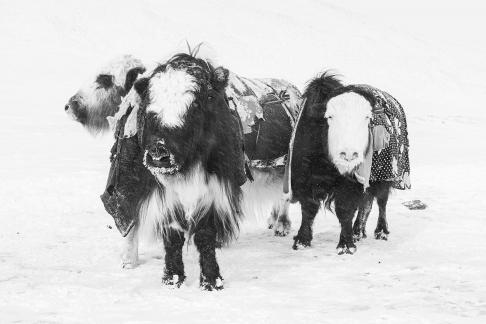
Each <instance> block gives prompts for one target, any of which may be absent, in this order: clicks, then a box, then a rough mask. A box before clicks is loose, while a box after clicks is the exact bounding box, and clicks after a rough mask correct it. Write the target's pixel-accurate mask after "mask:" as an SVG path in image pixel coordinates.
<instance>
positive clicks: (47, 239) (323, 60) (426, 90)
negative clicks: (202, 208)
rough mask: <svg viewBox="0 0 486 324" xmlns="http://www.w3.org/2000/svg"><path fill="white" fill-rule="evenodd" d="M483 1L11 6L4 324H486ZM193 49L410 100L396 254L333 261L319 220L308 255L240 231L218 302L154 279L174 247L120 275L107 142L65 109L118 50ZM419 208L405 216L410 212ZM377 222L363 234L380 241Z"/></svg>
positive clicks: (3, 203)
mask: <svg viewBox="0 0 486 324" xmlns="http://www.w3.org/2000/svg"><path fill="white" fill-rule="evenodd" d="M482 6H484V5H482V4H481V2H469V1H460V2H459V1H450V2H447V1H446V2H438V1H437V2H436V1H433V2H427V3H424V2H423V1H417V0H412V1H406V2H402V3H401V4H395V3H393V4H392V2H389V1H378V0H373V1H367V2H366V4H364V3H363V2H361V1H358V0H350V1H346V2H344V1H316V0H304V1H298V2H297V1H295V2H291V1H267V2H265V3H262V1H254V2H253V1H240V0H237V1H231V2H229V1H214V0H209V1H199V2H197V1H195V2H192V3H189V2H188V1H179V2H169V1H155V0H144V1H130V2H129V1H125V2H121V1H83V2H80V1H73V2H70V1H42V2H41V1H15V2H13V1H4V0H1V1H0V40H1V42H2V44H3V46H2V49H1V50H0V57H1V61H2V62H3V64H2V78H1V81H0V84H1V87H0V98H1V100H2V104H1V108H0V148H1V150H0V179H1V180H0V222H1V224H2V230H1V231H0V323H160V322H164V323H179V322H185V323H196V322H198V323H206V322H207V323H216V322H217V323H309V322H314V323H355V322H356V323H357V322H360V323H367V322H369V323H411V322H415V323H484V322H485V321H486V259H485V256H486V236H485V235H484V229H485V228H486V219H485V212H486V199H485V198H484V197H486V187H485V186H484V184H483V183H482V182H483V179H484V178H486V167H485V163H484V159H485V158H486V145H485V142H484V138H485V135H486V129H485V127H484V123H486V114H485V112H484V107H483V105H484V102H486V86H485V82H484V76H485V75H486V63H485V61H484V57H486V46H485V44H484V37H483V36H482V35H480V31H481V30H483V31H484V30H486V23H485V21H484V14H485V10H484V8H483V7H482ZM186 39H188V40H189V41H190V42H199V41H206V42H208V43H209V44H210V45H211V46H212V48H213V49H214V52H215V53H216V54H217V56H218V62H219V63H221V64H223V65H225V66H227V67H228V68H230V69H232V70H233V71H235V72H237V73H239V74H241V75H244V76H249V77H267V76H271V77H283V78H286V79H288V80H290V81H292V82H294V83H296V84H297V85H298V86H299V87H301V88H302V87H303V86H304V84H305V82H306V81H307V80H308V79H309V78H311V77H312V76H314V75H315V74H317V73H318V72H319V71H322V70H324V69H327V68H334V69H336V70H337V71H338V72H340V73H342V74H343V75H344V76H345V78H344V79H345V80H346V81H347V82H363V83H370V84H373V85H375V86H378V87H380V88H382V89H384V90H387V91H389V92H390V93H391V94H393V95H394V96H395V97H396V98H397V99H399V100H400V101H401V102H402V104H403V105H404V107H405V108H406V111H407V112H408V117H409V118H408V119H409V133H410V143H411V167H412V186H413V190H411V191H406V192H401V191H397V192H395V193H394V195H393V196H392V198H391V200H390V202H389V205H388V206H389V207H388V211H389V223H390V230H391V235H390V239H389V241H387V242H385V241H375V240H374V239H372V238H368V239H367V240H365V241H363V242H360V243H359V245H358V252H357V254H355V255H352V256H350V255H344V256H338V255H337V254H336V253H335V246H336V244H337V239H338V233H339V225H338V222H337V219H336V217H335V216H334V215H333V214H330V213H321V214H320V215H319V216H318V218H317V220H316V226H315V238H314V241H313V246H312V248H309V249H306V250H303V251H293V250H292V249H291V244H292V239H291V237H292V235H293V234H295V231H296V229H297V228H298V225H299V222H300V221H299V209H298V208H297V206H293V208H292V215H291V217H292V220H293V222H294V223H293V232H292V233H291V236H289V237H286V238H277V237H273V235H272V233H271V231H269V230H266V229H265V228H264V226H263V224H261V223H258V222H255V221H252V220H249V221H248V222H247V224H246V225H245V231H244V232H243V233H242V234H241V236H240V239H239V240H238V241H237V242H235V243H234V244H232V245H231V246H230V247H228V248H225V249H223V250H221V251H219V252H218V253H219V254H218V258H219V262H220V266H221V268H222V274H223V276H224V277H225V290H224V291H221V292H216V293H208V292H202V291H200V290H199V289H198V275H199V267H198V264H197V263H198V262H197V253H196V251H195V247H194V246H193V245H190V246H189V247H188V248H187V250H186V253H185V255H184V258H185V264H186V271H187V275H188V279H187V282H186V283H185V285H184V286H183V287H182V288H181V289H178V290H170V289H168V288H167V287H164V286H162V285H161V283H160V277H161V273H162V268H163V249H162V247H161V246H157V245H144V246H142V248H141V265H140V266H139V267H138V268H135V269H133V270H122V269H121V268H120V264H119V257H118V253H119V246H120V235H119V233H118V232H117V230H116V229H114V228H113V229H112V228H110V226H111V227H113V222H112V220H111V218H110V216H109V215H108V214H107V213H106V212H105V211H104V210H103V207H102V204H101V202H100V200H99V198H98V196H99V194H101V193H102V191H103V189H104V185H105V181H106V177H107V171H108V167H109V163H108V148H109V147H110V145H111V138H110V137H109V136H106V137H101V138H92V137H90V136H89V135H88V134H87V133H86V132H85V131H84V130H83V129H81V127H80V126H78V125H77V124H75V123H73V122H72V121H70V120H68V118H67V117H66V116H65V114H64V110H63V106H64V104H65V102H66V101H67V99H68V98H69V97H70V96H71V95H72V94H73V93H74V92H75V91H76V90H77V88H78V87H79V86H80V85H81V83H82V82H83V80H85V79H86V78H88V77H89V76H90V73H91V72H92V71H94V70H95V69H96V67H97V66H99V65H100V64H102V63H103V62H104V61H107V60H109V59H110V58H111V57H113V56H114V55H117V54H121V53H128V52H130V53H133V54H135V55H137V56H139V57H141V58H143V59H146V60H157V59H160V58H163V57H164V56H165V55H166V53H168V52H172V51H173V50H174V49H175V48H178V47H179V48H181V45H183V44H184V43H185V40H186ZM411 199H421V200H422V201H424V202H425V203H426V204H427V205H428V208H427V209H426V210H422V211H410V210H408V209H406V208H405V207H404V206H402V202H404V201H407V200H411ZM376 209H377V208H375V210H374V211H373V213H372V216H371V217H370V221H369V223H368V232H372V231H373V229H374V225H375V222H376V218H377V210H376Z"/></svg>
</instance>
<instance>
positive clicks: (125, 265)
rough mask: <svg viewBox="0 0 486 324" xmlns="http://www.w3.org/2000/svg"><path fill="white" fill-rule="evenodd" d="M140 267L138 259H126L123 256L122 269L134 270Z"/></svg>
mask: <svg viewBox="0 0 486 324" xmlns="http://www.w3.org/2000/svg"><path fill="white" fill-rule="evenodd" d="M137 266H138V258H137V257H131V258H130V257H124V256H122V260H121V267H122V269H134V268H136V267H137Z"/></svg>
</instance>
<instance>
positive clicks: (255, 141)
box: [65, 55, 300, 268]
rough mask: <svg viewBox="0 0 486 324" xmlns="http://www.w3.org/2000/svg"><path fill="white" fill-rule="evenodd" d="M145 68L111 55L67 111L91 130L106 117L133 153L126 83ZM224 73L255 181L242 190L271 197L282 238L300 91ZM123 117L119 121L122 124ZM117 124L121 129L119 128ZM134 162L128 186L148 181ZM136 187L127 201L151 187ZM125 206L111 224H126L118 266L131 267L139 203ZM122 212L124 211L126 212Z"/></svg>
mask: <svg viewBox="0 0 486 324" xmlns="http://www.w3.org/2000/svg"><path fill="white" fill-rule="evenodd" d="M144 71H145V67H144V65H143V64H142V63H141V62H140V61H139V60H137V59H135V58H133V57H132V56H129V55H125V56H123V57H121V58H118V59H115V60H114V61H113V62H111V63H110V64H108V65H107V66H106V67H104V68H103V69H101V71H100V72H99V73H98V74H96V75H95V76H94V77H93V80H92V81H91V82H90V83H88V84H87V85H86V86H85V87H83V88H81V89H80V90H79V91H78V92H77V93H76V94H75V95H74V96H72V97H71V98H70V100H69V102H68V103H67V104H66V106H65V110H66V112H67V113H68V114H69V115H71V116H72V118H73V119H74V120H76V121H78V122H80V123H81V124H82V125H83V126H85V127H86V128H87V129H88V130H89V131H90V132H91V133H98V132H100V131H104V130H108V129H109V122H108V121H107V119H108V120H109V121H110V123H111V125H112V130H113V131H114V132H115V138H116V139H119V138H126V140H125V139H123V142H124V143H126V144H124V145H121V142H120V143H119V144H120V146H119V147H118V150H120V151H125V150H127V151H131V149H129V148H127V147H129V146H130V145H134V146H135V147H137V145H138V144H137V143H136V141H135V140H136V136H137V108H138V106H139V105H140V104H141V98H140V96H139V94H138V93H137V92H136V91H135V89H133V88H130V87H131V86H132V85H133V82H134V81H135V79H136V78H137V77H138V78H141V76H142V73H144ZM224 72H225V73H228V76H227V77H228V86H227V87H226V89H225V91H226V95H227V97H228V99H229V106H230V108H231V109H232V110H233V111H234V112H235V113H236V114H238V116H239V117H240V121H241V127H242V128H243V133H244V145H245V153H246V156H247V162H248V165H249V166H250V169H251V170H252V176H253V178H254V179H255V181H253V182H247V183H246V184H245V189H246V190H245V192H249V191H251V192H252V194H253V195H254V196H257V195H258V197H259V198H260V200H265V199H267V200H268V199H269V198H270V200H273V201H275V203H274V206H273V211H272V213H271V217H270V218H269V222H270V226H271V227H273V228H274V232H275V235H279V236H285V235H287V234H288V232H289V230H290V221H289V219H288V207H289V200H288V199H286V198H284V197H282V181H283V169H284V163H285V158H286V155H287V152H288V145H289V142H290V136H291V132H292V129H293V127H294V124H295V120H296V118H297V113H298V109H299V104H300V92H299V91H298V90H297V88H296V87H295V86H293V85H292V84H290V83H289V82H287V81H284V80H277V79H248V78H243V77H240V76H238V75H236V74H234V73H232V72H227V70H224ZM151 73H152V71H147V72H145V74H146V75H150V74H151ZM128 109H130V112H128V111H127V110H128ZM115 114H116V115H115ZM121 120H123V121H122V122H120V121H121ZM117 122H118V123H117ZM117 125H118V126H117ZM121 127H122V128H123V129H120V128H121ZM130 143H131V144H130ZM115 150H117V148H116V147H113V152H112V153H113V154H115ZM118 156H120V155H118ZM121 156H123V154H121ZM133 161H134V162H136V163H135V164H133V165H132V167H131V168H132V170H131V173H130V174H129V175H128V174H127V179H125V180H124V181H123V183H125V184H127V185H129V184H130V179H132V180H134V181H135V180H137V179H147V177H145V176H144V174H145V173H147V172H148V171H147V169H146V167H145V166H144V165H143V159H142V158H139V159H134V160H133ZM137 181H138V180H137ZM147 181H148V182H150V181H151V180H147ZM119 185H120V184H119ZM132 186H133V184H132ZM139 186H140V189H139V190H138V191H137V192H135V191H134V192H132V193H125V194H126V195H128V198H127V201H137V199H138V195H139V194H140V195H141V196H143V195H145V194H147V193H146V192H145V191H146V189H145V188H147V187H150V184H147V185H142V184H139ZM246 187H248V188H246ZM262 191H263V192H262ZM132 195H135V196H136V197H132ZM269 196H270V197H269ZM124 206H125V207H124V208H127V209H129V210H130V212H129V213H128V214H130V215H131V219H129V218H127V219H125V220H123V219H122V218H119V217H118V218H117V217H115V222H117V226H118V227H119V228H125V230H123V231H122V235H123V236H124V237H125V240H124V248H123V251H122V255H121V257H122V266H123V267H124V268H131V267H134V266H136V264H137V262H138V239H139V236H141V235H143V234H138V230H139V226H137V224H138V210H139V209H140V206H138V205H137V203H133V204H132V205H130V204H124ZM121 214H124V215H127V213H126V212H123V213H120V215H121ZM112 215H113V214H112ZM124 222H125V224H124ZM126 222H130V223H126ZM128 225H129V226H128Z"/></svg>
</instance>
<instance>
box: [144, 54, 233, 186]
mask: <svg viewBox="0 0 486 324" xmlns="http://www.w3.org/2000/svg"><path fill="white" fill-rule="evenodd" d="M227 82H228V70H226V69H224V68H221V67H219V68H213V67H212V65H211V64H210V63H209V62H207V61H206V60H203V59H200V58H195V57H193V56H191V55H188V54H177V55H175V56H174V57H172V58H171V59H170V60H168V61H167V63H165V64H162V65H160V66H159V67H157V68H156V69H155V70H154V71H153V72H152V75H151V76H150V77H148V78H142V79H139V80H138V81H137V82H136V83H135V89H136V90H137V92H138V93H139V95H140V97H141V102H142V104H141V111H142V112H144V113H143V114H144V116H139V124H140V123H141V124H143V143H144V144H143V145H144V148H143V149H144V151H145V164H146V166H147V167H148V168H149V169H150V170H151V171H152V172H153V173H155V172H156V173H157V174H158V175H160V176H161V178H164V177H167V176H170V175H173V174H176V173H178V172H183V171H184V169H186V170H187V169H189V168H190V167H191V166H192V165H191V164H194V163H195V162H201V161H202V162H203V163H204V160H205V159H206V158H207V157H204V154H206V152H208V151H210V147H211V145H213V144H214V143H215V142H216V139H215V138H214V137H213V136H212V135H211V133H210V131H209V129H211V128H212V127H210V126H209V125H210V124H211V123H213V122H214V120H217V119H218V118H214V116H217V114H218V112H219V111H220V110H221V109H227V102H226V97H225V95H224V89H225V87H226V85H227Z"/></svg>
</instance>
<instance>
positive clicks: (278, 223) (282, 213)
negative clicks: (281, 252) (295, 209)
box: [268, 197, 292, 236]
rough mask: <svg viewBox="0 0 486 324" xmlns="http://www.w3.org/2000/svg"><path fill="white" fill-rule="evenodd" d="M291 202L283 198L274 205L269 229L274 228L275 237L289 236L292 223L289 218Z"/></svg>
mask: <svg viewBox="0 0 486 324" xmlns="http://www.w3.org/2000/svg"><path fill="white" fill-rule="evenodd" d="M289 205H290V200H289V199H288V198H285V197H282V198H281V199H280V200H279V201H278V202H276V203H275V204H274V205H273V208H272V214H271V216H270V218H269V226H268V228H273V232H274V234H275V236H287V235H288V234H289V233H290V227H291V224H292V222H291V221H290V218H289Z"/></svg>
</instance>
